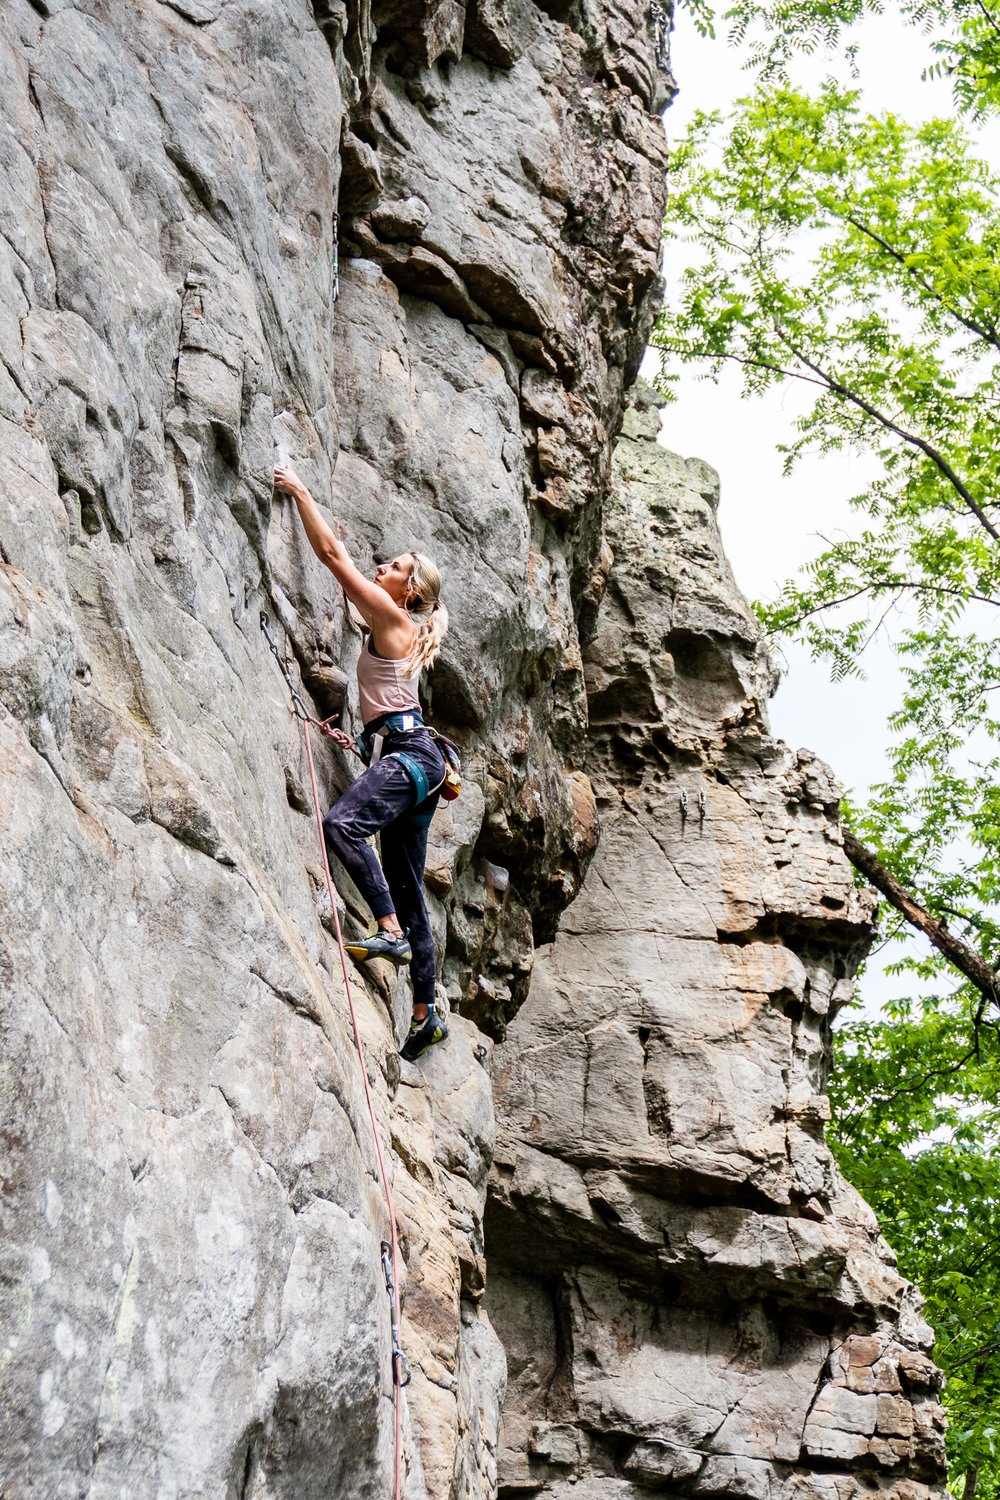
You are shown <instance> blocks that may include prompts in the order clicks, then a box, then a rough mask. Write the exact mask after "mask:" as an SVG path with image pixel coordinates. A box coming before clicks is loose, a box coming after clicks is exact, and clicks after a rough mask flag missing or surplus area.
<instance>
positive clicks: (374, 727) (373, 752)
mask: <svg viewBox="0 0 1000 1500" xmlns="http://www.w3.org/2000/svg"><path fill="white" fill-rule="evenodd" d="M426 727H427V726H426V724H425V723H424V716H423V714H422V713H421V712H420V710H419V708H415V709H413V710H412V711H407V712H406V713H405V714H381V715H380V716H379V718H377V719H373V720H372V722H371V723H370V724H368V725H366V727H365V729H364V730H363V732H362V733H361V734H359V735H358V737H357V739H356V740H355V744H356V745H357V747H358V749H359V750H360V752H361V758H362V760H363V761H364V762H365V764H366V765H373V766H374V765H377V764H378V762H379V761H380V760H381V759H382V746H383V741H384V740H385V737H386V735H387V734H411V733H412V732H413V730H415V729H426Z"/></svg>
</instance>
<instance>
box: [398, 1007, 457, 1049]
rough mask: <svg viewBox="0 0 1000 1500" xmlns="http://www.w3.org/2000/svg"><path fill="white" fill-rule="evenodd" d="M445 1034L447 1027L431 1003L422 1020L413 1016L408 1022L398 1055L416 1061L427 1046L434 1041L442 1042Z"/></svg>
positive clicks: (430, 1045)
mask: <svg viewBox="0 0 1000 1500" xmlns="http://www.w3.org/2000/svg"><path fill="white" fill-rule="evenodd" d="M447 1035H448V1028H447V1026H446V1025H445V1024H444V1022H443V1021H442V1019H441V1017H440V1016H439V1015H438V1014H437V1013H436V1011H435V1010H434V1007H433V1005H432V1006H430V1007H429V1009H428V1011H427V1015H426V1016H425V1017H424V1019H423V1020H422V1021H418V1020H417V1019H416V1017H414V1019H413V1020H412V1021H411V1022H410V1034H409V1036H408V1037H407V1038H406V1041H405V1042H404V1043H403V1045H402V1047H401V1048H400V1056H401V1057H403V1058H405V1060H406V1061H407V1062H416V1060H417V1058H418V1057H422V1056H423V1054H424V1053H425V1052H426V1051H427V1049H428V1048H429V1047H433V1046H434V1044H435V1043H436V1042H443V1041H444V1040H445V1038H446V1037H447Z"/></svg>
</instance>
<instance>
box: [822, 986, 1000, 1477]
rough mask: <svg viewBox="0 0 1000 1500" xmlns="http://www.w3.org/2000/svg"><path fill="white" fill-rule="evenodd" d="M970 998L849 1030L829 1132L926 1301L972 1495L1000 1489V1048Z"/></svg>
mask: <svg viewBox="0 0 1000 1500" xmlns="http://www.w3.org/2000/svg"><path fill="white" fill-rule="evenodd" d="M977 1008H978V1007H977V1006H976V1004H975V999H974V997H972V996H969V995H966V994H962V993H960V994H958V995H956V996H954V997H951V998H947V999H944V1000H942V999H940V998H939V999H938V1000H936V1001H932V1002H927V1003H926V1004H925V1005H924V1006H922V1007H909V1009H908V1013H904V1014H903V1015H902V1016H900V1017H897V1018H896V1019H895V1020H893V1021H890V1022H882V1023H878V1024H872V1023H868V1022H861V1023H856V1024H854V1025H848V1026H846V1027H844V1028H842V1029H841V1031H840V1032H839V1033H838V1035H837V1038H836V1044H835V1045H836V1067H835V1070H834V1076H833V1084H832V1090H831V1102H832V1104H833V1112H834V1123H833V1124H832V1125H831V1127H830V1141H831V1145H832V1147H833V1149H834V1152H835V1154H836V1156H837V1158H838V1161H839V1163H840V1166H841V1169H842V1170H843V1172H844V1173H845V1175H846V1176H847V1177H848V1178H849V1179H850V1181H851V1182H853V1183H854V1185H855V1186H856V1187H857V1188H858V1189H859V1191H860V1192H861V1193H862V1194H863V1195H864V1197H865V1198H866V1199H867V1200H868V1202H869V1203H870V1204H871V1205H872V1207H873V1208H874V1209H875V1211H876V1213H877V1214H878V1216H879V1221H880V1223H881V1226H882V1231H883V1233H884V1235H885V1237H886V1239H887V1240H888V1241H889V1243H890V1245H892V1247H893V1249H894V1250H895V1251H896V1253H897V1256H898V1258H899V1265H900V1270H901V1271H902V1272H903V1274H904V1275H905V1276H907V1277H909V1278H910V1279H911V1280H913V1281H915V1282H916V1283H917V1284H918V1285H919V1286H920V1287H921V1288H922V1290H923V1291H924V1294H925V1297H926V1314H927V1318H928V1320H929V1322H930V1323H931V1325H932V1327H933V1328H934V1329H935V1332H936V1334H937V1344H936V1347H935V1357H936V1358H937V1360H938V1363H939V1364H940V1365H941V1366H942V1368H943V1369H944V1371H945V1374H946V1384H945V1402H946V1405H947V1408H948V1413H949V1423H950V1425H949V1431H948V1450H949V1456H950V1459H951V1464H952V1470H953V1473H954V1475H955V1476H956V1479H957V1481H958V1484H957V1493H959V1494H961V1493H962V1483H963V1482H964V1477H965V1476H966V1475H968V1473H969V1472H970V1470H971V1469H972V1468H973V1466H975V1467H976V1468H977V1469H978V1483H979V1490H978V1493H979V1496H980V1497H981V1500H993V1497H995V1496H996V1495H997V1494H998V1493H1000V1460H998V1428H997V1412H998V1410H1000V1253H998V1246H1000V1155H998V1153H997V1152H996V1150H995V1145H996V1140H997V1131H998V1127H1000V1111H998V1108H997V1104H996V1100H997V1097H998V1086H1000V1047H998V1042H997V1033H996V1030H995V1028H990V1027H982V1026H980V1027H979V1028H977V1027H976V1025H975V1014H976V1010H977Z"/></svg>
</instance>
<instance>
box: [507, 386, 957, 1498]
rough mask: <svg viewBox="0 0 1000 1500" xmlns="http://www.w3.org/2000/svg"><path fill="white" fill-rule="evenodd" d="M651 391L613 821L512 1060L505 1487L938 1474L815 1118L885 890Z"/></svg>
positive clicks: (866, 1246) (617, 711) (931, 1432)
mask: <svg viewBox="0 0 1000 1500" xmlns="http://www.w3.org/2000/svg"><path fill="white" fill-rule="evenodd" d="M658 426H659V418H658V413H657V410H656V406H655V404H654V403H652V402H651V401H649V400H648V399H647V398H645V397H644V396H642V395H640V396H639V398H638V400H637V403H636V405H635V407H634V408H633V410H632V411H631V412H630V413H629V414H628V417H627V419H626V423H625V429H624V433H623V436H622V439H621V441H620V443H619V445H618V448H617V452H616V458H615V480H616V482H615V486H614V490H613V494H612V497H611V500H610V502H609V505H608V507H607V511H606V524H607V534H608V541H609V543H610V546H611V548H612V549H613V551H614V554H615V561H614V564H613V566H612V568H611V572H610V578H609V583H608V589H607V593H606V595H605V598H604V602H603V605H602V608H601V613H600V616H599V620H598V627H597V631H596V634H595V635H594V637H593V639H592V641H591V643H590V645H589V648H588V651H587V659H586V672H587V682H588V689H589V693H590V712H591V720H590V734H589V746H590V750H589V755H588V759H587V763H586V770H587V772H588V774H589V775H590V777H591V780H592V782H593V785H594V789H595V793H596V796H597V803H598V809H599V812H600V821H601V842H600V847H599V849H598V851H597V854H596V856H595V858H594V861H593V864H592V865H591V866H590V870H589V872H588V874H587V877H586V879H585V881H584V885H583V890H582V892H581V893H580V895H579V896H578V897H577V898H576V900H575V901H574V903H573V904H572V906H571V907H570V908H569V910H568V911H567V913H566V914H565V916H564V917H563V920H562V922H561V924H560V928H559V932H558V935H557V936H556V939H555V942H554V943H552V944H551V945H549V946H548V947H546V948H543V949H542V950H541V952H540V953H539V955H538V958H537V960H536V963H535V968H534V973H533V976H532V982H531V988H530V991H529V995H528V1000H527V1003H526V1004H525V1005H524V1007H523V1008H522V1010H521V1011H520V1012H519V1013H518V1015H517V1017H516V1018H515V1020H514V1022H513V1024H512V1025H511V1027H510V1029H509V1031H508V1033H507V1039H506V1041H505V1043H504V1045H503V1047H502V1048H500V1049H499V1050H498V1052H497V1054H496V1058H495V1084H494V1087H495V1092H496V1110H497V1119H498V1122H499V1139H498V1142H497V1150H496V1156H495V1160H494V1167H493V1175H492V1189H491V1199H490V1210H489V1212H488V1215H487V1252H488V1258H489V1293H488V1298H487V1303H488V1306H489V1309H490V1313H491V1316H492V1319H493V1322H494V1326H495V1327H496V1328H497V1330H498V1332H499V1333H500V1336H501V1339H502V1341H503V1343H504V1346H505V1348H506V1350H507V1357H508V1365H509V1385H508V1393H507V1404H506V1408H505V1416H504V1422H503V1443H502V1452H501V1462H500V1494H501V1495H502V1496H514V1495H519V1494H522V1493H523V1494H541V1495H545V1496H551V1497H553V1500H556V1497H558V1500H564V1497H569V1496H573V1497H574V1500H585V1497H587V1496H594V1497H595V1500H596V1497H598V1496H600V1497H601V1500H604V1497H611V1496H614V1497H622V1500H624V1497H626V1496H639V1495H644V1494H646V1493H648V1492H649V1491H650V1490H655V1491H657V1492H661V1493H669V1494H670V1495H673V1496H680V1495H699V1496H701V1495H704V1496H726V1497H731V1496H746V1497H749V1500H765V1497H767V1500H778V1497H781V1500H791V1497H793V1496H794V1497H799V1496H807V1495H808V1496H824V1497H829V1500H860V1497H862V1496H867V1495H876V1494H885V1493H889V1494H892V1495H894V1496H899V1497H904V1496H905V1497H907V1500H917V1497H918V1496H919V1497H926V1496H928V1495H930V1494H932V1493H933V1494H938V1493H940V1491H938V1490H937V1489H936V1488H935V1487H934V1486H935V1484H936V1481H937V1480H938V1478H939V1475H940V1471H941V1463H942V1451H941V1450H942V1438H941V1413H940V1408H939V1407H938V1405H937V1404H936V1396H935V1392H936V1389H937V1376H936V1372H935V1370H934V1367H933V1365H932V1364H931V1362H930V1360H929V1359H928V1358H927V1349H928V1346H929V1343H930V1337H931V1335H930V1330H929V1329H928V1328H927V1326H926V1325H925V1324H924V1323H923V1321H922V1320H921V1318H920V1315H919V1309H918V1304H917V1303H916V1301H915V1298H914V1294H913V1290H912V1288H910V1287H909V1286H907V1285H906V1283H904V1282H903V1281H901V1280H900V1278H899V1276H898V1275H897V1273H896V1271H895V1270H894V1269H893V1266H894V1262H893V1257H892V1255H891V1252H890V1251H889V1249H888V1247H887V1246H886V1245H885V1244H884V1242H883V1241H881V1240H880V1239H879V1236H878V1228H877V1225H876V1223H875V1220H874V1218H873V1216H872V1214H871V1212H870V1210H869V1209H867V1208H866V1206H865V1205H864V1204H863V1203H862V1202H861V1201H860V1199H859V1198H858V1196H857V1195H856V1194H855V1193H854V1192H853V1191H852V1190H851V1189H850V1188H849V1187H848V1186H847V1185H846V1184H845V1183H844V1182H843V1181H842V1180H841V1179H840V1178H839V1177H838V1175H837V1173H836V1170H835V1168H834V1166H833V1163H832V1160H831V1158H830V1155H829V1153H828V1151H827V1149H826V1146H825V1144H824V1141H823V1125H824V1122H825V1120H826V1119H827V1118H828V1113H829V1111H828V1106H827V1101H826V1096H825V1080H826V1072H825V1070H826V1062H827V1056H828V1044H829V1027H830V1023H831V1020H832V1018H833V1016H834V1014H835V1012H836V1010H837V1009H838V1007H839V1006H840V1005H842V1004H843V1002H844V1001H845V1000H846V999H847V998H849V995H850V980H849V975H850V974H851V972H852V971H853V968H854V965H855V964H856V962H857V959H858V956H859V954H860V953H862V952H863V951H864V949H865V946H866V944H867V942H868V940H869V937H870V920H871V916H872V906H871V902H870V900H869V899H868V896H867V894H859V893H858V892H857V891H855V890H854V888H853V883H852V879H851V872H850V868H849V866H848V865H847V862H846V860H845V858H844V856H843V853H842V850H841V847H840V836H839V831H838V825H837V805H838V794H837V791H836V788H835V787H834V785H833V783H832V781H831V778H830V775H829V772H828V771H827V769H826V767H825V766H823V765H822V764H820V763H819V762H818V761H817V760H816V759H815V757H814V756H812V755H810V754H809V753H808V752H805V751H799V752H798V754H793V753H792V752H791V751H789V750H788V749H787V747H786V746H784V745H782V744H780V743H778V742H776V741H774V740H773V739H772V738H771V737H770V735H769V733H768V729H767V725H766V722H765V720H764V718H763V715H762V710H761V702H762V699H763V698H764V696H765V695H766V693H767V690H768V687H769V676H770V668H769V665H768V663H767V660H766V658H765V657H764V656H763V655H762V652H761V648H760V646H759V643H758V637H757V631H756V628H755V626H754V623H753V621H752V619H751V617H750V616H749V614H748V612H747V610H746V607H745V605H744V603H743V601H742V599H741V597H740V595H739V594H738V592H737V590H736V588H735V586H734V584H733V580H732V577H731V575H730V573H729V569H728V567H727V565H726V563H725V561H724V558H723V555H722V550H721V546H720V542H719V536H718V531H717V527H716V519H715V509H716V505H717V501H718V490H717V480H716V477H715V475H714V473H713V472H712V470H711V469H709V468H708V467H707V466H706V465H705V464H703V463H701V462H700V461H699V460H684V459H679V458H676V457H675V456H674V455H673V454H669V453H666V452H665V451H664V450H663V449H662V448H660V447H659V446H658V445H657V443H656V433H657V430H658Z"/></svg>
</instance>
